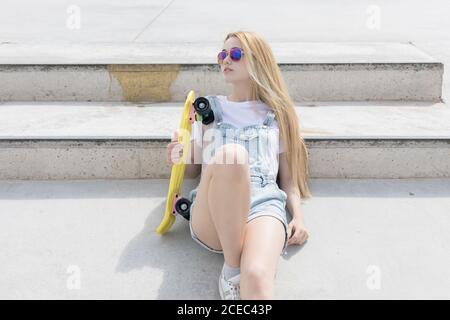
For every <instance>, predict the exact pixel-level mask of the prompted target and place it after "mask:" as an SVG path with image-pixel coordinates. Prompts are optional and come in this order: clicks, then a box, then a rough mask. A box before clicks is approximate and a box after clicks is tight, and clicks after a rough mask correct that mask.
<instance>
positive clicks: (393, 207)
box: [0, 179, 450, 299]
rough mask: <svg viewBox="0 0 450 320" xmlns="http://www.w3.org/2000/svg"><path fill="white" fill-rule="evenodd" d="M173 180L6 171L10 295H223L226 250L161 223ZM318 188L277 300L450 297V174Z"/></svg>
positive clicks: (2, 278)
mask: <svg viewBox="0 0 450 320" xmlns="http://www.w3.org/2000/svg"><path fill="white" fill-rule="evenodd" d="M168 185H169V182H168V180H159V179H149V180H147V179H142V180H107V181H104V180H90V181H79V180H74V181H0V243H1V247H2V249H1V250H0V261H1V263H2V272H0V299H220V297H219V293H218V289H217V280H218V277H219V274H220V270H221V268H222V265H223V256H222V255H218V254H215V253H211V252H208V251H206V250H205V249H204V248H203V247H201V246H200V245H199V244H197V243H196V242H194V241H193V240H192V239H191V236H190V233H189V226H188V224H187V221H186V220H185V219H183V218H180V217H178V218H177V219H176V220H175V223H174V225H173V226H172V228H171V229H170V230H169V232H167V233H166V234H165V235H164V236H160V235H158V234H157V233H156V232H155V229H156V227H157V226H158V225H159V223H160V221H161V219H162V216H163V212H164V208H165V199H166V196H167V188H168ZM193 187H194V184H193V183H192V181H187V183H185V184H184V185H183V192H184V194H187V192H188V191H189V190H191V188H193ZM311 191H312V194H313V198H311V199H309V200H307V201H304V202H303V203H302V212H303V214H304V217H305V221H306V224H307V228H308V231H309V235H310V237H309V239H308V241H307V242H306V243H305V244H304V245H302V246H298V245H297V246H294V245H293V246H289V247H288V248H287V252H286V254H285V255H282V256H280V260H279V263H278V269H277V275H276V279H275V299H449V298H450V291H449V290H448V288H449V287H450V268H448V266H449V265H450V256H449V255H448V252H449V249H450V247H449V244H450V233H449V232H448V229H449V226H450V215H449V214H448V213H449V210H448V208H449V207H450V179H404V180H397V179H394V180H390V179H380V180H365V179H358V180H352V179H312V180H311ZM288 217H289V215H288ZM288 221H290V218H288Z"/></svg>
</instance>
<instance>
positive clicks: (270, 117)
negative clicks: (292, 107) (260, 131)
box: [264, 110, 275, 126]
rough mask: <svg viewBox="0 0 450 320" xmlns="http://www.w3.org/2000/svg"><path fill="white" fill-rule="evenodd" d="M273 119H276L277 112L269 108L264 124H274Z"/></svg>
mask: <svg viewBox="0 0 450 320" xmlns="http://www.w3.org/2000/svg"><path fill="white" fill-rule="evenodd" d="M273 119H275V113H274V112H273V110H269V111H268V112H267V115H266V119H265V120H264V125H265V126H270V125H272V122H273Z"/></svg>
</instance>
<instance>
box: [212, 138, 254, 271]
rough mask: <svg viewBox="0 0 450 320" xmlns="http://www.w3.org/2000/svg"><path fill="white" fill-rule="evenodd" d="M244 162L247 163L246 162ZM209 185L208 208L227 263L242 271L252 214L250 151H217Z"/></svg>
mask: <svg viewBox="0 0 450 320" xmlns="http://www.w3.org/2000/svg"><path fill="white" fill-rule="evenodd" d="M243 159H244V161H243ZM210 165H211V166H214V169H213V170H212V172H213V173H212V177H211V180H210V182H209V190H208V204H209V209H210V213H211V218H212V220H213V222H214V225H215V227H216V230H217V234H218V236H219V239H220V243H221V245H222V248H223V254H224V259H225V262H226V263H227V264H228V265H229V266H231V267H235V268H238V267H240V261H241V252H242V248H243V243H244V232H245V225H246V223H247V218H248V213H249V211H250V195H251V194H250V192H251V191H250V170H249V166H248V154H247V150H246V149H245V148H244V147H242V146H241V145H238V144H227V145H224V146H222V147H221V148H219V149H218V150H217V151H216V154H215V163H212V164H210Z"/></svg>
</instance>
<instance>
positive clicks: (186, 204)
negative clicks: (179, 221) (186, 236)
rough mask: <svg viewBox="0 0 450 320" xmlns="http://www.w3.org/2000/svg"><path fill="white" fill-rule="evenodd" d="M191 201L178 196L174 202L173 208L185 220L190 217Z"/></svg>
mask: <svg viewBox="0 0 450 320" xmlns="http://www.w3.org/2000/svg"><path fill="white" fill-rule="evenodd" d="M191 204H192V203H191V201H189V199H186V198H180V199H179V200H178V201H177V202H176V203H175V210H176V212H177V213H178V214H180V215H181V216H182V217H183V218H185V219H186V220H189V219H190V212H189V211H190V208H191Z"/></svg>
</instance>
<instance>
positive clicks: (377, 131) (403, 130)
mask: <svg viewBox="0 0 450 320" xmlns="http://www.w3.org/2000/svg"><path fill="white" fill-rule="evenodd" d="M181 108H182V104H180V103H157V104H132V103H125V104H118V103H106V102H104V103H68V102H59V103H57V102H53V103H44V102H35V103H16V102H8V103H3V104H1V105H0V168H1V170H0V179H134V178H168V177H169V175H170V168H169V167H168V165H167V164H166V153H165V152H166V146H167V144H168V143H169V142H170V137H171V135H172V132H173V131H174V130H175V129H177V128H178V126H179V118H180V115H181ZM296 111H297V114H298V116H299V121H300V124H301V128H302V130H303V136H304V138H305V141H306V144H307V147H308V152H309V158H310V176H311V177H312V178H439V177H450V126H449V123H450V108H449V107H448V105H445V104H442V103H437V104H426V103H423V102H417V103H411V104H401V103H382V102H380V103H377V104H371V103H365V104H356V103H343V102H340V103H325V102H324V103H321V104H320V105H319V104H313V105H311V104H304V103H297V104H296Z"/></svg>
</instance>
